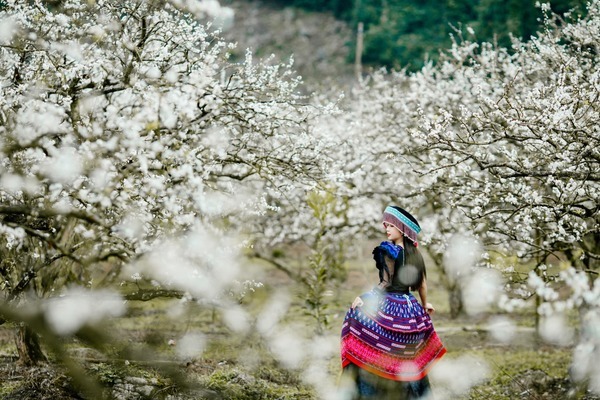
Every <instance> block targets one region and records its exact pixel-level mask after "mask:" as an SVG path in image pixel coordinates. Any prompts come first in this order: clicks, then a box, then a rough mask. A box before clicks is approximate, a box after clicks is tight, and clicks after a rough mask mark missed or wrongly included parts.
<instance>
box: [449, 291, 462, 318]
mask: <svg viewBox="0 0 600 400" xmlns="http://www.w3.org/2000/svg"><path fill="white" fill-rule="evenodd" d="M448 303H449V304H450V318H453V319H454V318H457V317H458V316H459V315H461V314H462V313H463V311H464V304H463V298H462V290H461V289H460V285H457V284H454V285H452V286H451V287H449V288H448Z"/></svg>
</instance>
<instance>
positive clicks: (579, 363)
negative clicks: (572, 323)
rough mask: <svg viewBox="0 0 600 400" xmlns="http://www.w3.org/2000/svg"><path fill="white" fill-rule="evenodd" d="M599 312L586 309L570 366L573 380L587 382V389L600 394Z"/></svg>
mask: <svg viewBox="0 0 600 400" xmlns="http://www.w3.org/2000/svg"><path fill="white" fill-rule="evenodd" d="M599 359H600V312H599V311H598V309H595V310H588V311H587V312H585V313H584V314H583V317H582V331H581V338H580V342H579V343H578V344H577V346H576V347H575V349H574V350H573V360H572V364H571V368H570V373H571V378H572V379H573V380H574V381H575V382H585V381H587V382H589V389H590V390H591V391H592V392H594V393H595V394H597V395H600V364H598V360H599Z"/></svg>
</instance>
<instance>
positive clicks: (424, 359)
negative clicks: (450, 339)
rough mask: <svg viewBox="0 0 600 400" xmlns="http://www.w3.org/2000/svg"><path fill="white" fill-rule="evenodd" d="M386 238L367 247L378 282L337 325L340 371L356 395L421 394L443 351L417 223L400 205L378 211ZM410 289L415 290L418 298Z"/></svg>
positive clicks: (410, 396) (407, 396)
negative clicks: (339, 329) (352, 384)
mask: <svg viewBox="0 0 600 400" xmlns="http://www.w3.org/2000/svg"><path fill="white" fill-rule="evenodd" d="M383 225H384V227H385V230H386V233H387V237H388V241H387V242H382V243H381V244H380V245H379V246H377V247H376V248H375V249H374V250H373V258H374V259H375V265H376V266H377V269H378V270H379V285H377V286H376V287H375V288H374V289H373V290H371V291H370V292H368V293H365V294H363V295H361V296H359V297H357V298H356V299H355V300H354V302H353V303H352V307H351V308H350V310H349V311H348V313H347V314H346V318H345V319H344V324H343V327H342V346H341V355H342V367H343V369H344V375H345V376H347V377H350V378H351V379H352V380H353V381H354V382H355V383H356V392H357V395H358V398H360V399H364V398H377V399H398V400H400V399H423V398H426V397H427V396H428V395H429V381H428V378H427V373H428V372H429V370H430V368H431V367H432V365H433V364H434V363H435V361H437V360H439V359H440V358H441V357H442V356H443V355H444V354H445V352H446V349H445V348H444V345H443V344H442V342H441V341H440V339H439V337H438V335H437V333H436V332H435V330H434V328H433V324H432V322H431V318H430V317H429V314H432V313H433V312H434V311H435V309H434V308H433V306H432V305H431V304H430V303H428V302H427V276H426V271H425V263H424V261H423V257H422V256H421V253H419V251H418V250H417V234H418V233H419V232H420V231H421V227H420V226H419V223H418V222H417V220H416V219H415V218H414V217H413V216H412V215H410V213H408V212H407V211H406V210H404V209H402V208H400V207H395V206H389V207H387V208H386V209H385V211H384V213H383ZM411 290H416V291H418V292H419V297H420V298H421V303H419V302H418V301H417V299H416V298H415V297H414V296H413V295H412V293H411Z"/></svg>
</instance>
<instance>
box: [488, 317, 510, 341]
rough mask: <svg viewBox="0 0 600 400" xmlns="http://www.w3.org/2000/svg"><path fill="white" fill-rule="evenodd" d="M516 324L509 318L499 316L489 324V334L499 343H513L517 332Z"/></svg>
mask: <svg viewBox="0 0 600 400" xmlns="http://www.w3.org/2000/svg"><path fill="white" fill-rule="evenodd" d="M516 328H517V327H516V325H515V323H514V322H513V321H512V320H511V319H510V318H507V317H503V316H498V317H494V318H492V319H491V320H490V321H489V323H488V332H490V334H491V335H492V337H493V338H494V339H495V340H497V341H498V342H501V343H505V344H509V343H511V341H512V339H513V337H514V336H515V332H516Z"/></svg>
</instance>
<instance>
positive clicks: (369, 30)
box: [277, 0, 586, 71]
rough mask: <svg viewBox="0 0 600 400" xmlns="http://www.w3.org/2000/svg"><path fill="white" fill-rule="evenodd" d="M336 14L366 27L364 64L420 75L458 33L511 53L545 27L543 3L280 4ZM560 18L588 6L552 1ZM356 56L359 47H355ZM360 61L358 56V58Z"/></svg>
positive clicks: (386, 0)
mask: <svg viewBox="0 0 600 400" xmlns="http://www.w3.org/2000/svg"><path fill="white" fill-rule="evenodd" d="M277 2H278V3H280V4H284V5H288V6H295V7H300V8H303V9H307V10H312V11H326V12H327V11H329V12H333V13H334V14H335V16H336V17H337V18H339V19H342V20H345V21H347V22H349V23H350V24H351V25H352V26H353V27H354V28H356V26H357V25H358V23H359V22H363V23H364V29H365V34H364V52H363V57H362V60H363V63H364V64H367V65H384V66H388V67H394V68H404V67H406V68H408V69H409V70H413V71H414V70H418V69H420V67H422V66H423V64H424V62H425V60H426V59H431V60H437V58H438V55H439V54H438V49H440V48H446V47H447V46H449V45H450V42H451V40H450V35H451V34H452V33H454V32H455V31H454V28H457V27H462V28H463V30H464V28H466V27H467V26H468V27H471V28H472V29H473V32H474V35H475V38H470V39H476V40H477V41H479V42H483V41H485V42H491V43H496V44H498V45H499V46H502V47H507V48H510V36H511V35H513V36H515V37H518V38H521V39H523V40H529V39H530V38H531V36H532V35H535V33H536V31H537V30H538V29H539V28H540V27H541V26H542V21H541V20H540V19H541V16H542V13H541V12H540V10H539V7H537V6H536V3H539V0H423V1H420V2H415V1H412V0H353V1H347V0H277ZM548 3H550V5H551V9H552V10H553V11H554V12H555V13H557V14H558V15H562V14H564V13H566V12H569V11H571V10H572V11H574V12H576V13H584V12H585V4H586V0H551V1H549V2H548ZM352 48H353V50H352V51H354V48H355V46H352ZM352 57H354V54H352Z"/></svg>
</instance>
